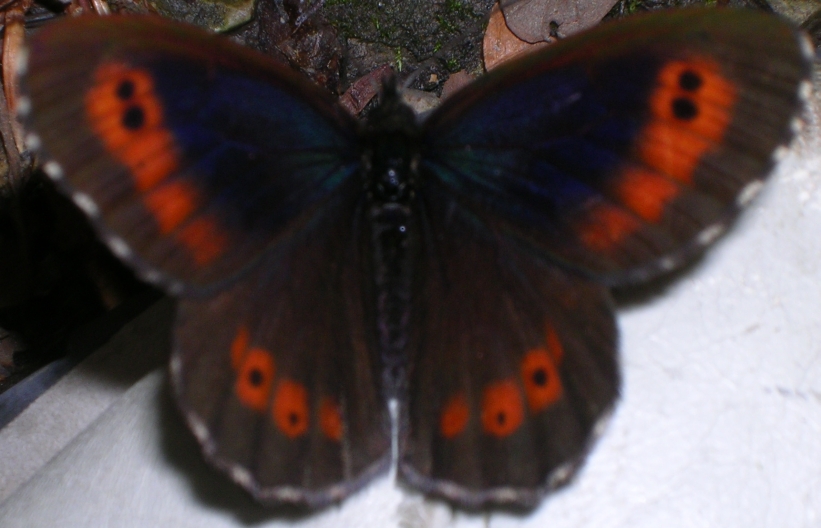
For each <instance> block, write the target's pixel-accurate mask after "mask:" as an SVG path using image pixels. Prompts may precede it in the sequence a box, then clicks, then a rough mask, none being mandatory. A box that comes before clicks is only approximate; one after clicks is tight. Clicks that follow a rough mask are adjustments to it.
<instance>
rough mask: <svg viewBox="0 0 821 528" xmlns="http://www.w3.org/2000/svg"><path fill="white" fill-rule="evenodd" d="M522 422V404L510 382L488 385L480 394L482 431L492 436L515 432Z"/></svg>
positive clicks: (517, 391) (518, 393)
mask: <svg viewBox="0 0 821 528" xmlns="http://www.w3.org/2000/svg"><path fill="white" fill-rule="evenodd" d="M523 420H524V402H523V401H522V394H521V392H519V387H518V386H517V384H516V383H515V382H513V381H512V380H502V381H497V382H494V383H490V384H488V385H487V386H486V387H485V389H484V391H483V392H482V429H484V431H485V432H486V433H487V434H489V435H492V436H497V437H504V436H509V435H511V434H513V433H514V432H516V430H517V429H519V427H520V426H521V425H522V421H523Z"/></svg>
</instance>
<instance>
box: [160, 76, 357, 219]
mask: <svg viewBox="0 0 821 528" xmlns="http://www.w3.org/2000/svg"><path fill="white" fill-rule="evenodd" d="M149 68H150V70H151V71H152V72H153V73H154V74H155V79H156V83H157V91H158V93H159V94H160V96H161V98H162V99H163V101H164V102H165V103H166V104H165V109H166V110H165V118H166V121H167V124H168V126H169V128H170V129H171V130H172V132H173V134H174V137H175V138H176V139H177V141H178V143H179V144H180V147H181V148H182V150H183V152H184V156H185V158H187V163H188V164H189V166H188V167H187V169H186V173H188V174H190V175H191V177H192V178H195V179H196V182H197V184H198V185H199V186H201V187H202V188H203V190H204V191H205V192H206V193H208V194H212V193H213V198H212V199H213V200H214V205H216V206H217V207H219V208H220V210H221V214H220V220H221V221H222V223H223V224H224V226H225V227H226V228H236V229H246V230H260V231H269V230H272V229H273V230H277V229H281V228H282V226H283V225H284V224H285V223H287V221H288V220H290V219H292V218H293V217H294V216H296V215H297V214H299V213H301V212H302V211H304V209H305V207H306V204H311V203H315V202H317V201H318V200H321V199H322V198H324V197H326V196H328V194H329V193H331V192H332V191H333V190H334V189H336V188H337V187H338V186H339V184H340V183H341V182H342V181H343V180H344V179H345V178H346V177H348V176H350V175H351V174H352V172H353V171H354V170H355V168H356V167H355V166H356V164H357V162H358V160H357V158H356V152H355V150H354V146H353V138H352V137H350V136H346V135H345V134H344V131H342V130H338V129H337V128H335V127H333V126H330V123H329V122H328V120H327V119H325V118H324V116H322V115H320V114H317V113H316V112H315V111H313V108H312V107H311V105H310V104H309V103H308V102H307V101H306V99H305V98H303V97H300V96H298V95H297V94H292V93H288V92H287V91H285V90H282V89H276V88H277V87H274V86H272V85H271V83H270V81H267V80H261V79H257V78H253V77H250V76H248V75H245V74H240V73H238V72H232V71H229V70H217V72H212V71H208V70H204V69H203V68H202V67H201V66H200V65H198V64H191V63H189V62H186V61H161V62H150V63H149ZM238 94H241V96H238ZM248 189H257V191H258V192H256V193H250V194H249V193H248Z"/></svg>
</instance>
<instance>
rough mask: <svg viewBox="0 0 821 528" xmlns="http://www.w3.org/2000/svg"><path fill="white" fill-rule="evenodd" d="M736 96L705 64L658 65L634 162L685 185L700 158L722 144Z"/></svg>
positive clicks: (730, 85)
mask: <svg viewBox="0 0 821 528" xmlns="http://www.w3.org/2000/svg"><path fill="white" fill-rule="evenodd" d="M737 98H738V94H737V93H736V89H735V86H734V85H733V83H732V82H730V81H729V80H727V79H726V78H724V77H723V76H722V75H721V69H720V67H719V65H718V64H717V63H716V62H714V61H712V60H710V59H706V58H699V57H695V58H692V59H688V60H677V61H670V62H668V63H667V64H665V65H663V66H662V68H661V70H660V71H659V74H658V76H657V83H656V86H655V88H654V90H653V92H652V94H651V96H650V120H649V122H648V123H647V125H646V126H645V128H644V130H643V131H642V133H641V134H639V137H638V143H637V157H638V158H639V159H640V160H641V161H643V162H644V163H646V164H647V165H648V166H649V167H651V168H653V169H655V170H657V171H659V172H661V173H662V174H666V175H667V176H670V177H672V178H674V179H677V180H679V181H682V182H686V183H690V182H692V179H693V173H694V171H695V168H696V167H697V166H698V164H699V162H700V160H701V158H702V157H703V156H704V154H706V153H707V152H708V151H710V150H711V149H712V148H714V147H715V146H716V145H718V144H720V143H721V142H722V141H723V140H724V135H725V133H726V132H727V128H728V127H729V126H730V122H731V120H732V112H733V107H734V106H735V103H736V100H737Z"/></svg>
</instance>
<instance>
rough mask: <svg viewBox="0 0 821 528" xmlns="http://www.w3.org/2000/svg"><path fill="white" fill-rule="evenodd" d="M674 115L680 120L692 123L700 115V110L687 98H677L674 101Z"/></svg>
mask: <svg viewBox="0 0 821 528" xmlns="http://www.w3.org/2000/svg"><path fill="white" fill-rule="evenodd" d="M673 115H674V116H676V117H677V118H678V119H682V120H684V121H690V120H691V119H693V118H694V117H696V116H697V115H698V108H696V105H695V104H694V103H693V102H692V101H691V100H689V99H687V98H686V97H677V98H676V99H674V100H673Z"/></svg>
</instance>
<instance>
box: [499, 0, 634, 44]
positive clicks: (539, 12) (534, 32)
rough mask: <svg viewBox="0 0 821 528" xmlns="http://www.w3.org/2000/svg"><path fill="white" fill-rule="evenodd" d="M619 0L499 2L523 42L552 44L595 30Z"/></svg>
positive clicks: (500, 0)
mask: <svg viewBox="0 0 821 528" xmlns="http://www.w3.org/2000/svg"><path fill="white" fill-rule="evenodd" d="M617 1H618V0H499V2H500V6H501V8H502V13H504V15H505V21H506V22H507V26H508V27H509V28H510V30H511V31H512V32H513V33H514V34H515V35H516V36H517V37H519V38H520V39H522V40H524V41H526V42H530V43H536V42H541V41H546V42H550V41H551V40H555V37H556V36H559V37H567V36H568V35H572V34H573V33H578V32H579V31H581V30H583V29H586V28H589V27H592V26H595V25H596V24H598V23H599V22H600V21H601V19H602V18H603V17H604V15H606V14H607V13H608V12H609V11H610V10H611V9H612V8H613V6H614V5H616V2H617Z"/></svg>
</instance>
